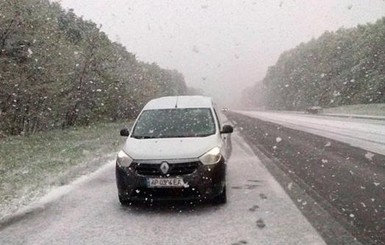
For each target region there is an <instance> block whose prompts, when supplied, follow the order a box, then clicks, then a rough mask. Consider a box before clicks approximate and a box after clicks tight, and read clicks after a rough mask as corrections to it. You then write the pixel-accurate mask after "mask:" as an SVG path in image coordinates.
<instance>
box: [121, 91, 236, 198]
mask: <svg viewBox="0 0 385 245" xmlns="http://www.w3.org/2000/svg"><path fill="white" fill-rule="evenodd" d="M232 132H233V127H232V126H230V125H223V126H221V123H220V120H219V117H218V114H217V111H216V109H215V108H214V105H213V102H212V100H211V98H208V97H203V96H172V97H171V96H170V97H162V98H158V99H154V100H151V101H150V102H148V103H147V104H146V105H145V107H144V108H143V110H142V111H141V113H140V114H139V116H138V118H137V120H136V121H135V123H134V125H133V127H132V131H131V132H129V131H128V130H127V129H122V130H121V132H120V134H121V135H122V136H126V137H128V138H127V140H126V143H125V145H124V147H123V149H122V150H121V151H120V152H119V154H118V157H117V160H116V182H117V187H118V194H119V200H120V202H121V203H122V204H123V205H127V204H129V203H130V202H131V201H133V200H145V201H153V200H170V199H171V200H172V199H178V200H179V199H182V200H183V199H200V200H213V201H214V202H216V203H225V202H226V160H227V159H226V158H227V156H228V155H229V153H228V152H226V149H231V147H229V146H228V145H226V144H227V142H230V141H229V140H228V139H227V140H226V138H228V137H229V135H227V136H226V135H225V134H230V133H232Z"/></svg>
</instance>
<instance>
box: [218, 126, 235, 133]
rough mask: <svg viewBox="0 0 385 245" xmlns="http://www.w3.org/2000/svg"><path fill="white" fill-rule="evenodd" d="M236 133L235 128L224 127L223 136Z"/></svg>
mask: <svg viewBox="0 0 385 245" xmlns="http://www.w3.org/2000/svg"><path fill="white" fill-rule="evenodd" d="M233 131H234V129H233V127H232V126H230V125H223V127H222V130H221V134H231V133H232V132H233Z"/></svg>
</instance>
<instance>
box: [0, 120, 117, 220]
mask: <svg viewBox="0 0 385 245" xmlns="http://www.w3.org/2000/svg"><path fill="white" fill-rule="evenodd" d="M122 127H124V123H111V124H101V125H94V126H90V127H84V128H77V129H68V130H55V131H51V132H46V133H39V134H36V135H31V136H25V137H23V136H13V137H7V138H5V139H3V140H1V141H0V145H1V147H0V218H1V217H3V216H5V215H8V214H10V213H13V212H15V211H16V210H18V209H19V208H20V207H23V206H26V205H28V204H30V203H31V202H33V201H36V200H38V199H39V198H41V197H42V196H43V195H45V194H46V193H47V192H48V190H50V189H52V188H55V187H58V186H63V185H65V184H68V183H69V182H71V181H72V180H74V179H76V178H77V177H79V176H82V175H84V174H87V173H89V172H91V171H94V170H96V169H98V168H99V167H100V166H102V165H104V164H106V163H107V162H108V161H111V160H112V158H114V156H115V155H114V154H115V153H116V152H117V151H118V149H119V147H120V146H121V145H122V144H123V142H124V138H123V137H120V135H119V130H120V129H121V128H122Z"/></svg>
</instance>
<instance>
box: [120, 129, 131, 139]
mask: <svg viewBox="0 0 385 245" xmlns="http://www.w3.org/2000/svg"><path fill="white" fill-rule="evenodd" d="M120 136H126V137H127V136H130V131H128V129H126V128H123V129H122V130H120Z"/></svg>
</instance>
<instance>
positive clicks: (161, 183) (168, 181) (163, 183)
mask: <svg viewBox="0 0 385 245" xmlns="http://www.w3.org/2000/svg"><path fill="white" fill-rule="evenodd" d="M147 185H148V187H151V188H156V187H162V188H165V187H166V188H167V187H170V188H172V187H185V185H186V184H185V183H184V182H183V179H181V178H148V179H147Z"/></svg>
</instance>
